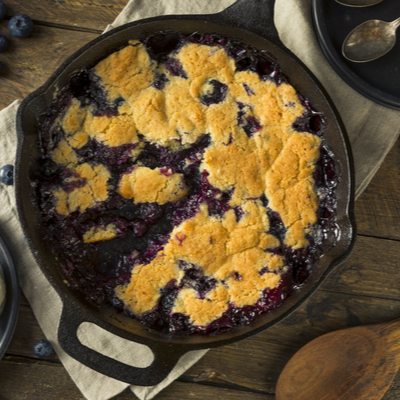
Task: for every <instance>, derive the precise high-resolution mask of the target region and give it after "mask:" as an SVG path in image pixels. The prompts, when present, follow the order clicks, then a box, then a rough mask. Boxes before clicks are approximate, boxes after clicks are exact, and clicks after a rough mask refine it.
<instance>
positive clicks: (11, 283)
mask: <svg viewBox="0 0 400 400" xmlns="http://www.w3.org/2000/svg"><path fill="white" fill-rule="evenodd" d="M0 270H1V272H2V274H3V276H4V282H5V284H6V302H5V306H4V310H3V312H2V314H1V315H0V359H1V358H2V357H3V355H4V353H5V352H6V350H7V347H8V345H9V344H10V341H11V338H12V336H13V333H14V329H15V325H16V324H17V319H18V312H19V301H20V290H19V282H18V276H17V271H16V269H15V267H14V263H13V260H12V258H11V254H10V252H9V251H8V248H7V245H6V244H5V242H4V240H3V238H2V237H1V236H0Z"/></svg>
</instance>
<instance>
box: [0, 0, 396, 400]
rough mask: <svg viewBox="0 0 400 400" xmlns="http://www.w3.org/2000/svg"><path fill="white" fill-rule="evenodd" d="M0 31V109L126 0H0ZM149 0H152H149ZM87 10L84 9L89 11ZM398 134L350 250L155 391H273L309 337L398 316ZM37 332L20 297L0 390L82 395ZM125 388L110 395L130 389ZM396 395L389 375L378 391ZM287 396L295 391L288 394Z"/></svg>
mask: <svg viewBox="0 0 400 400" xmlns="http://www.w3.org/2000/svg"><path fill="white" fill-rule="evenodd" d="M4 1H5V2H6V4H7V6H8V13H7V20H4V21H0V33H2V34H5V35H6V36H8V37H9V38H10V39H11V41H10V47H9V49H8V50H7V51H6V52H4V53H2V54H0V61H1V62H2V63H3V64H4V71H3V73H2V74H1V75H0V110H1V109H3V108H5V107H6V106H8V105H9V104H10V103H11V102H12V101H14V100H15V99H23V98H25V97H26V96H27V95H28V94H29V93H30V92H32V91H33V90H35V89H36V88H38V87H39V86H41V85H42V84H43V83H44V82H45V81H46V80H47V79H48V77H49V76H50V75H51V74H52V73H53V72H54V71H55V69H56V68H57V67H58V66H59V65H60V64H61V63H62V62H63V60H65V59H66V58H67V57H68V56H70V55H71V54H73V53H74V52H75V51H76V50H77V49H79V48H80V47H81V46H83V45H84V44H85V43H87V42H88V41H90V40H92V39H94V38H95V37H97V36H98V34H100V33H101V32H102V31H103V30H104V28H105V27H106V25H107V24H109V23H111V22H112V21H113V20H114V19H115V17H116V16H117V15H118V14H119V12H120V11H121V10H122V8H123V7H124V6H125V4H126V3H127V1H128V0H107V1H106V0H90V1H89V0H30V1H19V0H4ZM149 1H151V0H149ZM21 13H25V14H28V15H29V16H30V17H31V18H32V19H33V20H34V22H35V29H34V32H33V34H32V36H31V37H29V38H27V39H15V38H12V37H11V36H10V35H9V33H8V30H7V23H8V19H9V18H10V17H11V16H12V15H16V14H21ZM88 15H90V17H88ZM398 160H400V141H397V142H396V144H395V146H394V147H393V149H392V150H391V151H390V153H389V155H388V156H387V158H386V159H385V161H384V163H383V165H382V166H381V168H380V170H379V171H378V173H377V175H376V176H375V177H374V179H373V180H372V182H371V184H370V185H369V186H368V188H367V189H366V191H365V192H364V193H363V194H362V195H361V196H360V198H359V199H358V201H357V202H356V206H355V213H356V220H357V225H358V241H357V244H356V247H355V249H354V252H353V254H352V255H351V257H350V258H349V259H348V260H347V261H346V262H345V263H344V264H342V265H341V266H339V267H338V268H337V269H336V270H335V271H333V272H332V274H331V275H330V276H329V277H328V278H327V280H326V281H325V283H324V284H323V285H322V287H321V288H320V289H319V290H318V291H317V292H316V293H315V294H314V295H313V296H312V297H311V298H310V299H309V300H308V301H307V302H305V303H304V304H303V305H302V306H301V307H300V308H299V309H298V310H297V311H296V312H295V313H293V314H292V315H291V316H289V317H288V318H287V319H286V320H285V321H283V322H282V323H280V324H279V325H277V326H275V327H272V328H271V329H269V330H268V331H266V332H264V333H261V334H259V335H257V336H255V337H253V338H249V339H247V340H245V341H242V342H239V343H235V344H232V345H230V346H226V347H222V348H218V349H212V350H210V351H209V352H208V353H207V354H206V355H205V357H203V358H202V359H201V360H200V361H199V362H198V363H196V364H195V365H194V366H193V367H192V368H190V369H189V370H188V371H186V372H185V373H184V374H183V375H182V376H181V377H180V378H179V379H178V380H177V381H176V382H174V383H173V384H171V385H170V386H168V387H167V388H166V389H165V390H163V391H162V392H161V393H160V394H159V395H157V396H156V400H161V399H165V400H169V399H188V398H190V399H194V400H197V399H199V400H200V399H201V400H203V399H208V398H215V399H223V400H242V399H243V400H244V399H254V400H261V399H266V400H273V399H274V398H275V396H274V391H275V385H276V381H277V378H278V376H279V374H280V372H281V370H282V369H283V367H284V365H285V364H286V362H287V361H288V360H289V359H290V357H291V356H292V355H293V354H294V353H295V352H296V351H297V350H298V349H300V348H301V347H302V346H303V345H304V344H306V343H308V342H309V341H310V340H312V339H313V338H315V337H318V336H320V335H322V334H324V333H327V332H330V331H333V330H337V329H342V328H346V327H350V326H356V325H361V324H370V323H379V322H385V321H389V320H392V319H395V318H398V317H400V290H399V287H400V268H399V261H398V260H399V254H400V165H399V164H400V163H399V161H398ZM43 338H44V335H43V333H42V330H41V329H40V327H39V325H38V323H37V321H36V319H35V317H34V315H33V312H32V309H31V307H30V306H29V304H28V302H27V301H26V299H25V298H24V297H23V298H22V302H21V308H20V317H19V320H18V325H17V328H16V331H15V335H14V337H13V340H12V342H11V344H10V346H9V348H8V350H7V353H6V357H4V358H3V360H1V361H0V399H1V400H22V399H29V400H36V399H40V400H42V399H44V400H53V399H54V400H56V399H57V400H64V399H65V400H70V399H71V400H72V399H74V400H76V399H83V396H82V394H81V393H80V392H79V390H78V389H77V387H76V386H75V384H74V383H73V382H72V380H71V379H70V378H69V376H68V374H67V372H66V370H65V369H64V367H63V366H62V364H61V363H60V361H59V360H58V358H57V356H56V355H52V356H51V357H50V358H49V359H48V360H46V361H40V360H38V359H37V358H36V357H35V356H34V354H33V344H34V343H35V342H36V341H37V340H40V339H43ZM134 398H135V397H134V395H133V394H132V393H131V392H130V391H128V390H127V391H125V392H124V393H122V394H120V395H118V396H116V397H115V399H116V400H128V399H134ZM395 399H400V376H397V377H396V379H395V381H394V382H393V384H392V386H391V388H390V389H389V391H388V392H387V394H386V395H385V397H384V400H395ZM293 400H295V399H293Z"/></svg>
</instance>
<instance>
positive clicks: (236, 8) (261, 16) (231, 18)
mask: <svg viewBox="0 0 400 400" xmlns="http://www.w3.org/2000/svg"><path fill="white" fill-rule="evenodd" d="M274 8H275V0H237V1H236V3H234V4H232V5H231V6H230V7H228V8H226V9H225V10H223V11H221V12H219V13H217V14H212V15H209V16H207V19H213V20H214V21H215V22H220V23H221V22H222V23H227V24H230V25H232V26H236V27H238V28H242V29H246V30H248V31H250V32H253V33H255V34H257V35H259V36H262V37H264V38H266V39H268V40H269V41H270V42H272V43H274V44H276V45H277V46H279V47H284V45H283V44H282V42H281V40H280V39H279V35H278V31H277V30H276V27H275V23H274ZM210 17H211V18H210Z"/></svg>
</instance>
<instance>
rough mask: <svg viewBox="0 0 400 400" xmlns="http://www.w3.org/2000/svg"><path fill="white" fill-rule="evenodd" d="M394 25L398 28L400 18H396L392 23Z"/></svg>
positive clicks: (394, 27) (393, 26)
mask: <svg viewBox="0 0 400 400" xmlns="http://www.w3.org/2000/svg"><path fill="white" fill-rule="evenodd" d="M390 25H392V28H393V29H394V30H396V29H397V28H398V27H399V26H400V18H397V19H395V20H394V21H392V22H391V23H390Z"/></svg>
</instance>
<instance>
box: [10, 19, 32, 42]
mask: <svg viewBox="0 0 400 400" xmlns="http://www.w3.org/2000/svg"><path fill="white" fill-rule="evenodd" d="M8 30H9V31H10V33H11V35H13V36H15V37H16V38H26V37H28V36H29V35H30V34H31V33H32V31H33V22H32V20H31V19H30V17H28V16H27V15H25V14H20V15H15V16H14V17H12V18H11V19H10V21H8Z"/></svg>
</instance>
